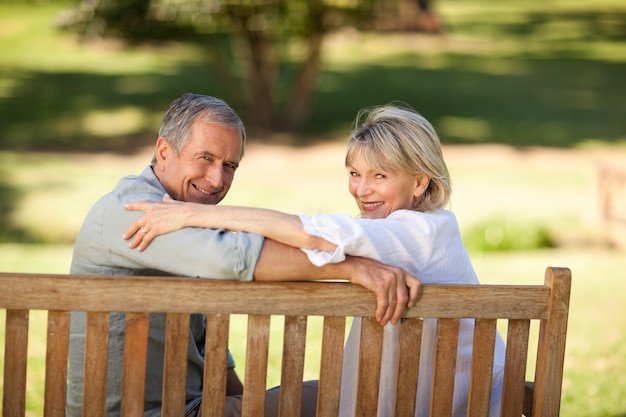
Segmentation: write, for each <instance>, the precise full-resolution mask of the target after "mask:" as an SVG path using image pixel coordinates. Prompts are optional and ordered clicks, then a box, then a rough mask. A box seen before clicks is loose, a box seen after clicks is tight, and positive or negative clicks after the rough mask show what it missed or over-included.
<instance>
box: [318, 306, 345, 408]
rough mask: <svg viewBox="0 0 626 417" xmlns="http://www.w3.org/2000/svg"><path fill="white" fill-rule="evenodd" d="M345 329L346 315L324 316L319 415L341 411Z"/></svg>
mask: <svg viewBox="0 0 626 417" xmlns="http://www.w3.org/2000/svg"><path fill="white" fill-rule="evenodd" d="M345 331H346V318H345V317H332V316H328V317H324V330H323V333H322V354H321V359H320V360H321V362H320V379H319V385H318V393H317V416H318V417H335V416H337V414H338V412H339V394H340V387H341V367H342V363H343V344H344V340H345Z"/></svg>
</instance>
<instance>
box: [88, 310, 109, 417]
mask: <svg viewBox="0 0 626 417" xmlns="http://www.w3.org/2000/svg"><path fill="white" fill-rule="evenodd" d="M109 316H110V315H109V313H108V312H94V311H88V312H87V321H86V329H85V369H84V380H85V382H84V384H83V414H84V415H86V416H93V417H104V415H105V403H106V390H107V357H108V354H109V320H110V318H109Z"/></svg>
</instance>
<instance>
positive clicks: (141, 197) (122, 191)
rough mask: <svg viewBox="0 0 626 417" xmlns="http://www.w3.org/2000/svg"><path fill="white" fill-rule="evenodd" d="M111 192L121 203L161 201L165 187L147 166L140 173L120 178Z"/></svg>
mask: <svg viewBox="0 0 626 417" xmlns="http://www.w3.org/2000/svg"><path fill="white" fill-rule="evenodd" d="M113 194H114V195H115V196H116V197H117V198H118V199H119V200H120V202H122V203H123V204H126V203H132V202H135V201H161V200H162V198H163V195H164V194H165V189H164V188H163V186H162V185H161V183H160V182H159V180H158V179H157V178H156V176H155V175H154V173H153V172H152V169H151V168H150V167H147V168H146V169H145V170H144V171H143V172H142V173H141V174H140V175H127V176H125V177H123V178H122V179H120V181H119V182H118V184H117V186H116V187H115V189H114V190H113Z"/></svg>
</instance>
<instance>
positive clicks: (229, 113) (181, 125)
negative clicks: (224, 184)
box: [152, 93, 246, 165]
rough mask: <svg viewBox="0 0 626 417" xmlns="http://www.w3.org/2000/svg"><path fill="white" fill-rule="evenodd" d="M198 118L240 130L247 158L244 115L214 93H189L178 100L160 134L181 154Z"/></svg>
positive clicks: (174, 103)
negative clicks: (242, 116)
mask: <svg viewBox="0 0 626 417" xmlns="http://www.w3.org/2000/svg"><path fill="white" fill-rule="evenodd" d="M198 119H200V120H201V121H203V122H206V123H213V124H216V125H220V126H224V127H227V128H233V129H238V130H239V131H240V132H241V157H243V153H244V148H245V144H246V129H245V127H244V125H243V122H242V121H241V118H239V116H238V115H237V113H236V112H235V111H234V110H233V109H232V108H231V107H230V106H229V105H228V104H226V102H225V101H223V100H221V99H219V98H215V97H211V96H205V95H201V94H193V93H187V94H184V95H182V96H181V97H179V98H177V99H176V100H174V101H173V102H172V104H170V107H169V109H168V110H167V112H166V113H165V116H163V121H162V122H161V127H160V129H159V137H162V138H164V139H165V140H166V141H167V142H169V143H170V144H171V145H172V148H173V149H174V152H175V153H176V154H177V155H178V154H179V153H180V152H181V150H182V149H183V148H184V147H185V145H186V144H187V141H188V140H189V131H190V130H191V125H192V124H193V122H195V121H196V120H198ZM155 163H156V156H155V157H154V158H153V159H152V165H154V164H155Z"/></svg>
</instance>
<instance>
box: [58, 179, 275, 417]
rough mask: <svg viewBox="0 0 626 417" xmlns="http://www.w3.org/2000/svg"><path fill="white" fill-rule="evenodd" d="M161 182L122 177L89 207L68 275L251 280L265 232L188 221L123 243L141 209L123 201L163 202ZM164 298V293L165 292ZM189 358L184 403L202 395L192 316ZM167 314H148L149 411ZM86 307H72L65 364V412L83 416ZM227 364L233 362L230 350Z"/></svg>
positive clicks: (116, 403)
mask: <svg viewBox="0 0 626 417" xmlns="http://www.w3.org/2000/svg"><path fill="white" fill-rule="evenodd" d="M165 194H166V191H165V189H164V188H163V186H162V185H161V183H160V182H159V180H158V179H157V178H156V176H155V175H154V172H153V171H152V168H151V167H147V168H146V169H145V170H144V171H143V172H142V173H141V175H139V176H127V177H124V178H122V179H121V180H120V182H119V183H118V184H117V186H116V187H115V189H114V190H113V191H112V192H111V193H109V194H107V195H105V196H103V197H102V198H101V199H100V200H99V201H98V202H97V203H96V204H95V205H94V206H93V207H92V209H91V210H90V211H89V213H88V214H87V217H86V219H85V221H84V223H83V226H82V228H81V230H80V232H79V234H78V237H77V239H76V244H75V248H74V255H73V259H72V265H71V269H70V273H71V274H90V275H91V274H93V275H128V276H132V275H156V276H167V275H177V276H192V277H198V278H213V279H229V280H241V281H250V280H252V278H253V274H254V268H255V266H256V262H257V261H258V258H259V254H260V251H261V247H262V246H263V237H262V236H260V235H256V234H250V233H233V232H228V231H225V230H221V229H220V230H214V229H203V228H186V229H182V230H179V231H176V232H173V233H168V234H165V235H161V236H159V237H157V238H156V239H155V240H153V241H152V243H151V244H150V246H148V248H146V250H145V251H143V252H138V251H137V250H131V249H129V248H128V244H129V242H128V241H125V240H123V239H122V235H123V234H124V233H125V232H126V230H127V229H128V228H129V227H130V225H131V224H132V222H133V221H134V220H135V219H137V218H138V217H140V216H141V215H142V214H143V213H141V212H136V211H128V210H126V209H125V208H124V205H125V204H127V203H132V202H136V201H153V202H161V201H162V199H163V196H164V195H165ZM163 296H164V297H167V296H168V294H163ZM124 325H125V317H124V314H122V313H112V314H111V321H110V334H109V357H108V372H107V400H106V408H107V416H117V415H119V411H120V401H121V385H122V366H123V350H124ZM190 327H191V328H190V334H189V352H188V361H187V410H186V411H189V410H190V409H192V408H193V407H195V406H196V405H197V404H199V403H200V401H201V400H202V397H201V396H202V372H203V365H204V355H203V349H204V337H205V322H204V316H203V315H194V316H192V317H191V324H190ZM164 329H165V316H164V315H162V314H153V315H151V317H150V331H149V340H148V363H147V370H146V372H147V375H146V392H145V407H144V408H145V410H146V413H145V415H146V416H159V415H160V411H161V409H160V404H161V391H162V382H163V380H162V371H163V354H164V337H165V333H164ZM84 343H85V314H84V313H72V320H71V327H70V353H69V361H70V364H69V371H68V394H67V415H68V416H81V415H82V391H83V358H84ZM228 359H229V367H234V362H233V360H232V357H230V355H229V358H228Z"/></svg>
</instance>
